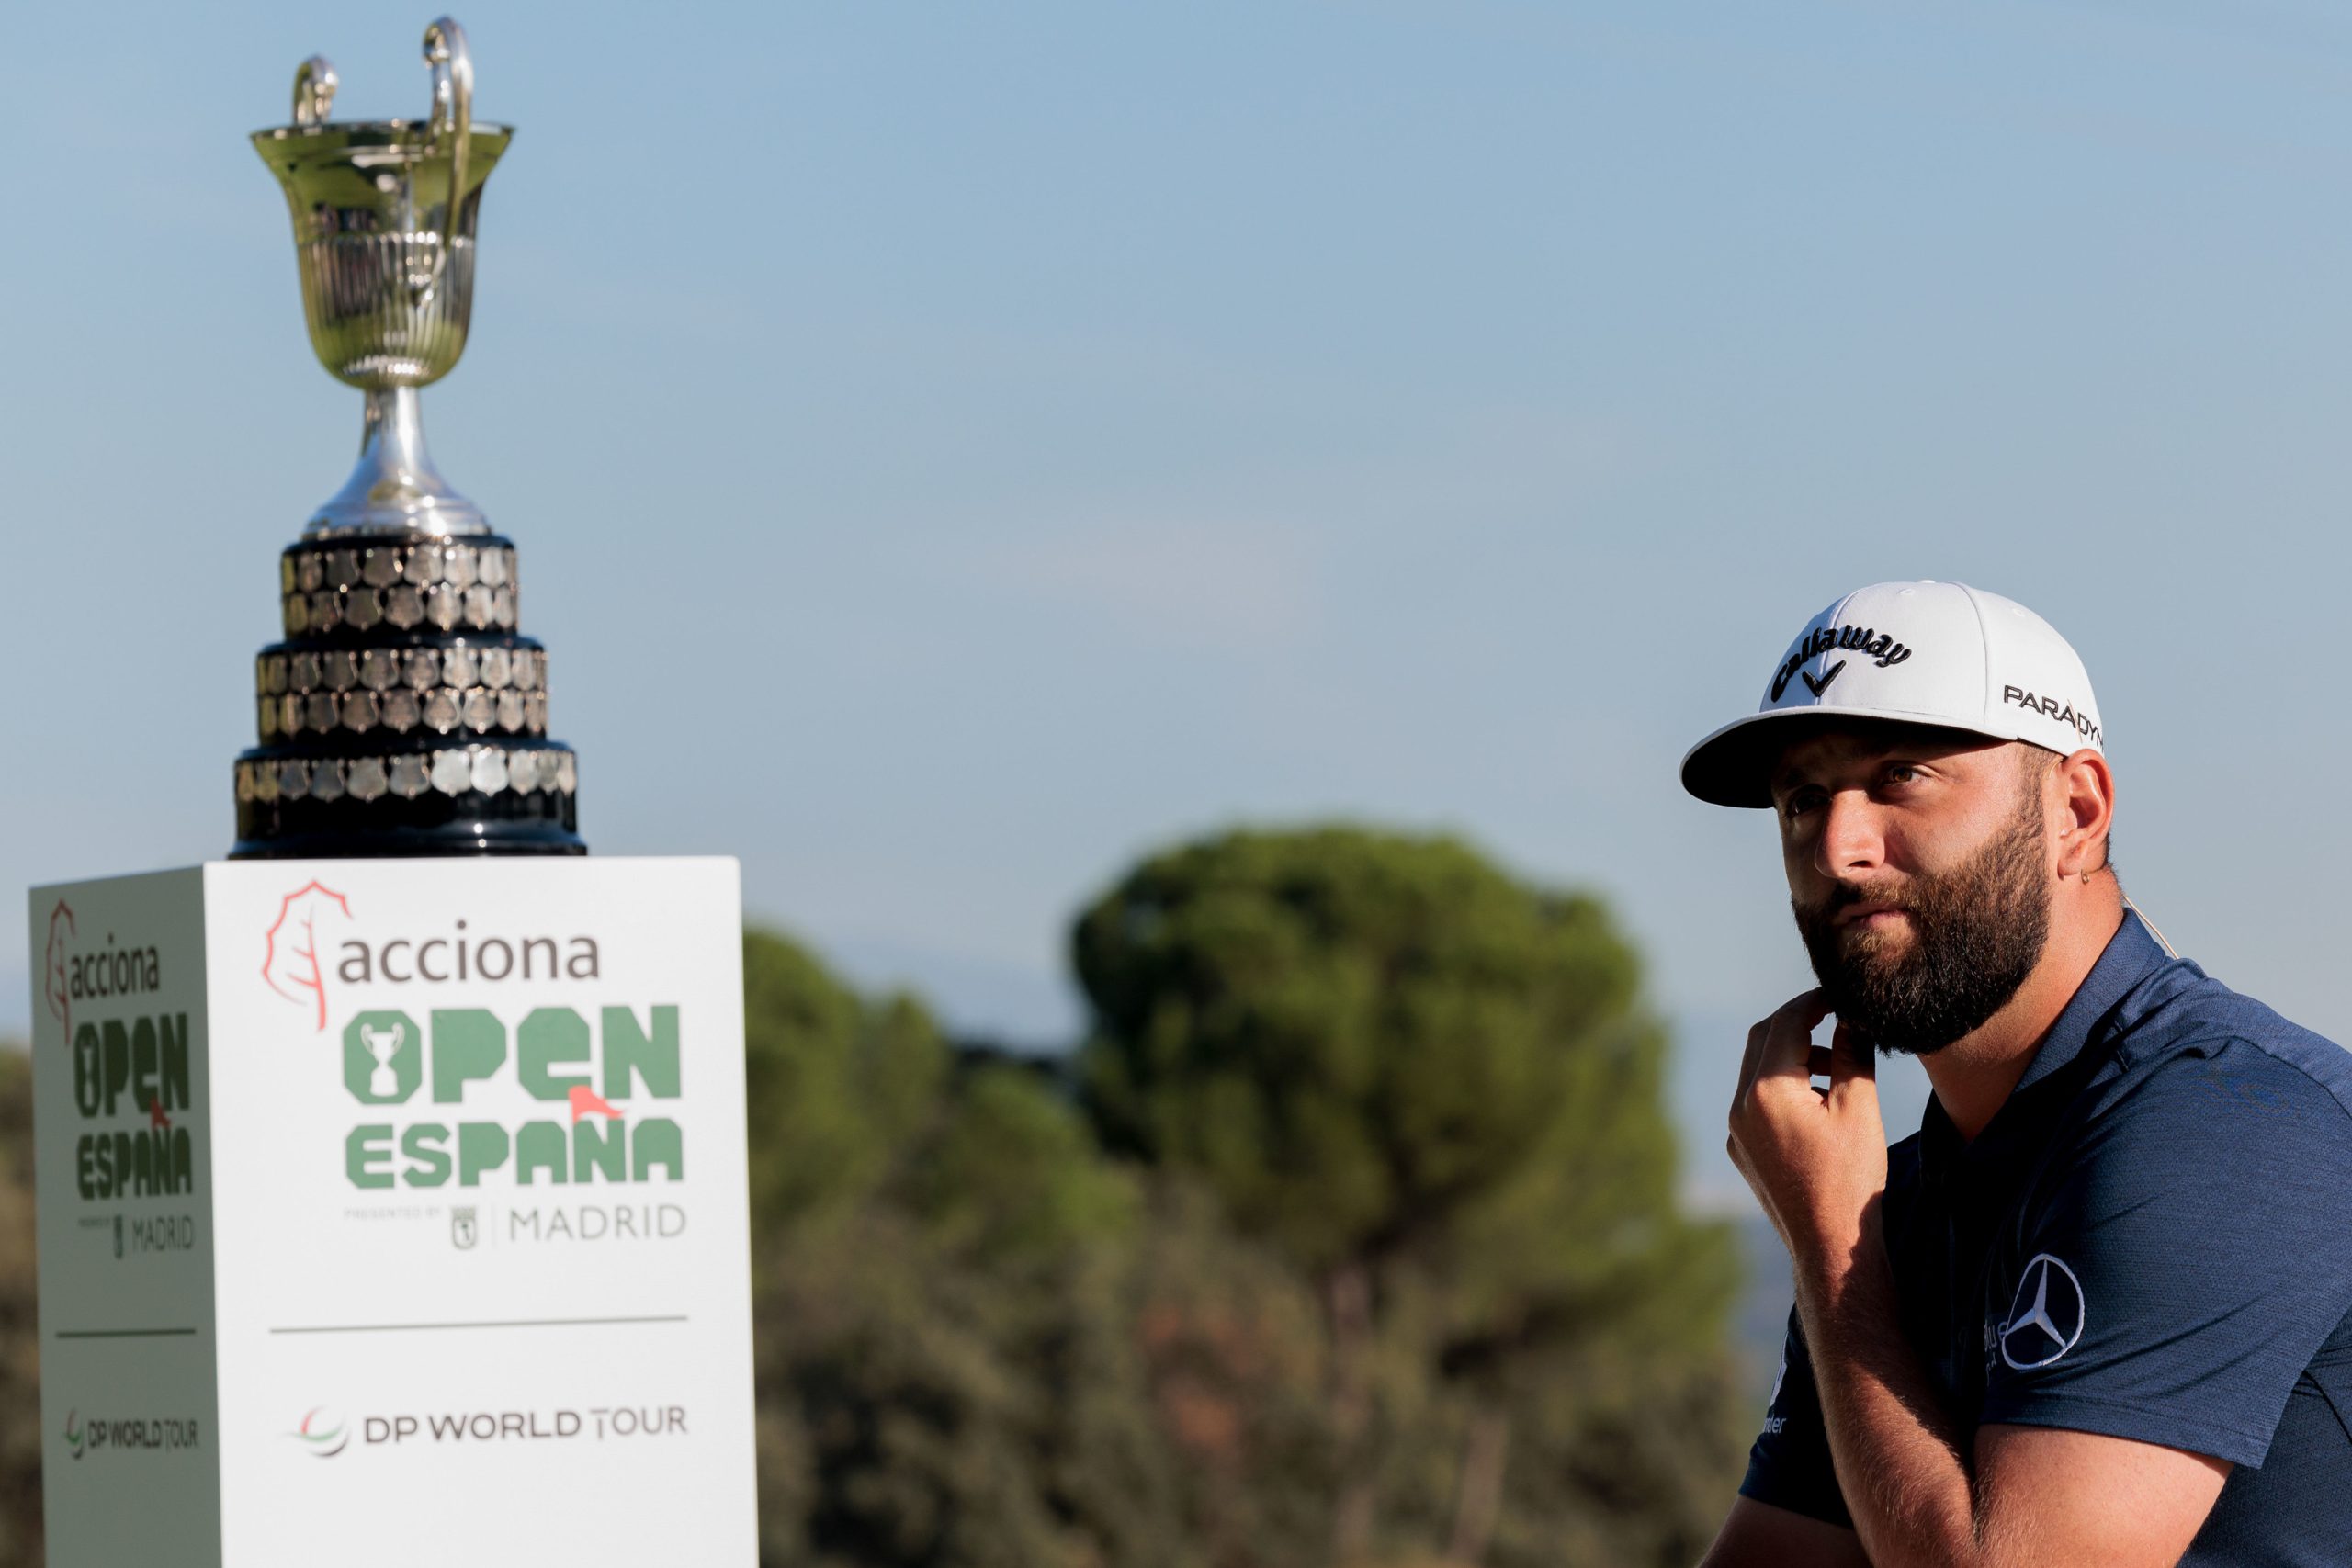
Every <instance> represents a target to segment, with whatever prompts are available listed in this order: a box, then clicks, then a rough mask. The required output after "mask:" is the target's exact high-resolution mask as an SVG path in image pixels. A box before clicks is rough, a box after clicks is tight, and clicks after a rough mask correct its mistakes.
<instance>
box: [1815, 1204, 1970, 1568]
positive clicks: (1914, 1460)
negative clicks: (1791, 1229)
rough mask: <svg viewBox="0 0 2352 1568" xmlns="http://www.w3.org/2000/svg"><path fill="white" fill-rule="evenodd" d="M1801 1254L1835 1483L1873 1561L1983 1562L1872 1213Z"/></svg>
mask: <svg viewBox="0 0 2352 1568" xmlns="http://www.w3.org/2000/svg"><path fill="white" fill-rule="evenodd" d="M1805 1251H1806V1252H1807V1253H1809V1254H1815V1256H1809V1257H1801V1258H1799V1259H1798V1263H1797V1313H1798V1315H1799V1318H1800V1319H1801V1320H1802V1322H1803V1323H1804V1337H1805V1346H1806V1348H1807V1349H1808V1350H1809V1351H1810V1352H1811V1354H1812V1357H1813V1370H1814V1379H1815V1383H1816V1385H1817V1386H1818V1387H1819V1390H1820V1393H1821V1408H1822V1416H1823V1418H1824V1420H1825V1421H1826V1424H1827V1426H1828V1430H1829V1451H1830V1455H1831V1457H1832V1458H1833V1459H1834V1460H1835V1461H1836V1463H1837V1467H1838V1485H1839V1487H1840V1489H1841V1490H1843V1492H1844V1493H1845V1495H1846V1506H1847V1510H1848V1512H1849V1513H1850V1514H1851V1515H1852V1516H1853V1520H1854V1529H1855V1533H1856V1534H1858V1535H1860V1537H1861V1541H1862V1546H1863V1548H1864V1550H1865V1551H1868V1552H1869V1554H1870V1559H1871V1562H1872V1563H1874V1564H1876V1565H1877V1568H1981V1565H1983V1564H1985V1563H1987V1562H1990V1561H1992V1558H1991V1557H1990V1555H1989V1554H1988V1552H1987V1551H1985V1542H1983V1541H1982V1540H1981V1539H1980V1537H1979V1533H1978V1521H1977V1517H1976V1509H1975V1503H1974V1495H1973V1483H1972V1481H1971V1478H1970V1473H1969V1466H1968V1462H1967V1460H1966V1457H1965V1456H1964V1455H1963V1454H1962V1451H1961V1449H1960V1444H1959V1440H1958V1438H1957V1436H1956V1434H1955V1433H1954V1431H1953V1429H1952V1426H1951V1419H1950V1417H1949V1416H1947V1415H1946V1414H1945V1412H1944V1410H1943V1409H1942V1407H1941V1406H1940V1404H1939V1403H1938V1401H1937V1399H1936V1395H1935V1393H1934V1389H1933V1386H1932V1385H1931V1384H1930V1383H1929V1382H1928V1376H1927V1372H1926V1371H1925V1369H1924V1368H1922V1367H1921V1366H1920V1365H1919V1359H1918V1357H1917V1355H1916V1354H1915V1353H1914V1352H1913V1350H1912V1348H1911V1347H1910V1345H1909V1343H1908V1342H1907V1341H1905V1339H1904V1337H1903V1327H1902V1322H1901V1319H1900V1317H1899V1316H1898V1314H1897V1312H1896V1308H1895V1298H1894V1269H1893V1267H1892V1265H1891V1264H1890V1263H1889V1262H1888V1260H1887V1256H1886V1244H1885V1240H1884V1237H1883V1235H1882V1234H1881V1232H1880V1230H1879V1226H1878V1220H1877V1217H1876V1215H1875V1213H1873V1214H1872V1216H1871V1218H1870V1219H1869V1220H1868V1221H1866V1222H1865V1224H1863V1226H1862V1228H1861V1231H1860V1235H1856V1236H1855V1237H1853V1238H1852V1239H1851V1240H1849V1241H1842V1242H1838V1243H1833V1244H1830V1245H1827V1246H1824V1247H1817V1248H1806V1249H1805Z"/></svg>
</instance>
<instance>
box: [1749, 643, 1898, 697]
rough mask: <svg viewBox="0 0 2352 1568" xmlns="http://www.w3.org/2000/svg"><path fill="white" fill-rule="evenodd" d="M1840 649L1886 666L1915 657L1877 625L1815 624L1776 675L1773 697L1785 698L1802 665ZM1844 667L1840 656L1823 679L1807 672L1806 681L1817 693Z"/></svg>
mask: <svg viewBox="0 0 2352 1568" xmlns="http://www.w3.org/2000/svg"><path fill="white" fill-rule="evenodd" d="M1838 649H1845V650H1846V651H1848V652H1849V653H1859V654H1860V655H1861V656H1862V657H1863V658H1865V659H1868V660H1874V661H1875V662H1876V663H1877V665H1878V667H1879V668H1880V669H1882V670H1883V669H1885V668H1887V667H1888V666H1889V665H1893V664H1900V663H1902V662H1903V661H1904V660H1906V659H1908V658H1910V657H1911V650H1910V649H1907V648H1905V647H1904V646H1903V645H1902V644H1901V643H1899V642H1897V641H1895V640H1894V638H1893V637H1889V636H1887V635H1886V634H1885V633H1883V632H1881V631H1879V630H1878V629H1877V628H1876V627H1874V626H1837V627H1830V626H1815V627H1814V628H1813V630H1811V631H1810V632H1807V633H1806V634H1805V636H1804V640H1803V641H1802V642H1800V643H1798V644H1797V645H1796V647H1795V649H1792V651H1791V652H1790V654H1789V658H1788V662H1787V663H1785V664H1782V665H1781V669H1780V673H1778V674H1776V675H1774V676H1773V677H1772V700H1773V701H1774V702H1776V703H1777V702H1779V701H1780V700H1781V693H1783V692H1785V691H1787V690H1788V689H1789V682H1791V681H1792V680H1794V679H1795V678H1796V674H1797V671H1799V670H1800V669H1801V668H1803V667H1804V665H1806V664H1808V663H1810V662H1812V661H1813V660H1815V659H1818V658H1820V657H1821V656H1822V655H1823V654H1825V653H1833V652H1836V651H1837V650H1838ZM1844 668H1846V665H1845V661H1844V660H1839V661H1838V664H1837V665H1836V667H1835V668H1833V669H1832V670H1831V671H1829V673H1827V674H1826V675H1824V676H1823V677H1822V678H1821V679H1820V680H1818V681H1816V680H1815V679H1814V678H1813V677H1812V676H1810V675H1807V676H1806V677H1805V678H1804V683H1805V684H1806V685H1808V686H1810V687H1812V688H1813V694H1814V695H1815V696H1816V697H1817V696H1819V695H1821V694H1822V693H1823V692H1824V691H1826V689H1827V688H1828V685H1829V682H1832V681H1835V680H1836V679H1838V671H1839V670H1843V669H1844Z"/></svg>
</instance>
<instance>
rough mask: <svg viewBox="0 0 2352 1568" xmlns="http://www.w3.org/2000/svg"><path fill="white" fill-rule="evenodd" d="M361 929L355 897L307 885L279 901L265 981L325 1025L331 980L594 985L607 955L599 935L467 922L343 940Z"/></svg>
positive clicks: (265, 949) (266, 942)
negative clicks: (512, 930) (507, 931)
mask: <svg viewBox="0 0 2352 1568" xmlns="http://www.w3.org/2000/svg"><path fill="white" fill-rule="evenodd" d="M354 924H356V921H355V919H354V917H353V913H352V908H351V900H350V898H349V897H347V896H345V894H343V893H340V892H337V891H336V890H335V889H334V888H332V887H329V886H326V884H324V883H322V882H317V881H311V882H307V883H304V884H303V885H302V886H300V887H298V888H296V889H294V891H293V892H291V893H288V894H287V895H286V897H284V898H283V899H281V900H279V902H278V907H277V919H275V920H273V921H272V922H271V923H270V927H269V930H268V931H266V932H264V933H263V938H262V966H261V974H262V979H263V980H264V981H265V982H266V984H267V985H268V987H269V988H270V989H271V990H273V991H275V992H277V994H278V995H279V996H281V997H283V998H286V999H287V1000H288V1001H289V1002H292V1003H294V1004H296V1005H297V1006H300V1007H302V1008H306V1009H308V1010H310V1011H311V1015H312V1017H313V1019H314V1020H315V1024H314V1027H315V1028H317V1029H318V1030H320V1031H321V1032H324V1030H325V1029H326V1027H327V1011H328V1008H327V991H328V988H329V983H330V981H332V982H333V983H334V984H336V985H343V986H372V985H377V984H384V985H392V986H410V985H424V986H441V985H472V984H475V983H478V982H480V983H487V984H491V985H498V984H501V983H503V982H509V981H513V982H523V981H541V980H594V979H599V978H601V977H602V976H603V964H604V960H603V955H602V953H601V952H600V950H599V948H598V946H597V942H596V939H595V938H594V937H593V936H586V935H572V936H556V935H548V934H536V933H534V934H512V935H492V936H484V935H481V934H479V933H478V932H476V931H474V930H473V929H472V927H471V923H470V922H469V921H468V920H467V919H464V918H463V917H458V919H453V920H452V921H451V922H450V925H449V928H448V929H447V931H438V932H425V933H417V934H413V935H408V936H396V937H390V938H387V939H385V940H383V941H371V940H369V939H368V936H367V935H366V934H365V933H364V932H356V933H354V934H351V935H340V934H338V932H339V930H342V929H348V928H349V927H351V926H353V925H354Z"/></svg>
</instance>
